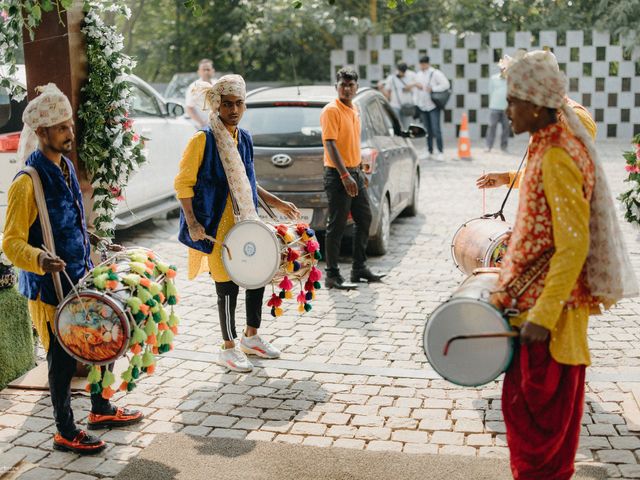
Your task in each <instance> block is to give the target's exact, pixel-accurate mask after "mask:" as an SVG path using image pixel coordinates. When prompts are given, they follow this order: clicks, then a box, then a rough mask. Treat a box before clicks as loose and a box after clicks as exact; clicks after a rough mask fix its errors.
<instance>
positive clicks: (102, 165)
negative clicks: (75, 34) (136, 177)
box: [78, 0, 146, 237]
mask: <svg viewBox="0 0 640 480" xmlns="http://www.w3.org/2000/svg"><path fill="white" fill-rule="evenodd" d="M85 12H86V13H85V18H84V25H83V27H82V33H84V35H85V40H86V45H87V60H88V67H89V68H88V71H89V76H88V78H87V82H86V84H85V85H84V87H82V90H81V94H82V97H81V99H82V101H81V105H80V108H79V110H78V118H79V119H80V121H81V122H82V131H83V138H82V142H81V143H80V145H79V148H78V155H79V157H80V160H81V161H82V162H83V164H84V165H85V166H86V168H87V171H88V173H89V174H90V175H91V179H92V186H93V189H94V190H93V200H94V205H93V211H94V213H95V215H96V216H95V219H94V225H95V228H96V233H97V234H98V235H100V236H104V237H112V236H113V232H114V221H113V220H114V216H115V210H116V206H117V202H118V201H119V200H120V199H121V198H122V197H121V188H122V187H124V186H126V185H127V183H128V181H129V177H130V176H131V174H132V173H133V172H134V171H136V170H137V169H138V168H139V166H140V165H141V164H142V163H144V162H145V160H146V158H145V156H144V152H143V148H144V140H145V139H144V138H143V137H141V136H140V135H138V134H137V133H135V132H134V131H133V128H132V127H133V121H132V120H131V119H130V118H129V114H128V112H129V109H130V107H131V87H130V84H129V83H128V82H127V81H126V77H127V75H128V74H131V73H132V70H133V68H134V67H135V62H134V61H133V60H132V59H131V58H130V57H129V56H127V55H125V54H124V53H123V49H124V44H123V38H122V35H120V34H119V33H118V31H117V30H116V28H115V27H114V26H112V25H107V24H105V23H104V21H103V20H102V19H101V18H100V14H101V13H116V14H121V15H124V16H126V17H127V18H128V17H129V16H130V14H131V11H130V10H129V8H128V7H127V6H126V5H125V4H124V2H123V1H118V2H105V1H100V0H86V1H85Z"/></svg>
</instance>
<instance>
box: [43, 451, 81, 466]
mask: <svg viewBox="0 0 640 480" xmlns="http://www.w3.org/2000/svg"><path fill="white" fill-rule="evenodd" d="M77 458H78V456H77V455H75V454H73V453H70V452H56V451H54V452H51V453H50V454H49V455H47V456H46V457H45V458H43V459H42V460H40V461H39V462H38V466H40V467H44V468H53V469H61V468H64V467H65V466H66V465H68V464H70V463H71V462H73V461H75V460H77Z"/></svg>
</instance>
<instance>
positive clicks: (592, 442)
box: [579, 435, 611, 450]
mask: <svg viewBox="0 0 640 480" xmlns="http://www.w3.org/2000/svg"><path fill="white" fill-rule="evenodd" d="M579 445H580V448H588V449H591V450H601V449H608V448H611V444H610V443H609V439H608V438H607V437H590V436H583V435H581V436H580V444H579Z"/></svg>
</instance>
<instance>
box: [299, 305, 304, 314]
mask: <svg viewBox="0 0 640 480" xmlns="http://www.w3.org/2000/svg"><path fill="white" fill-rule="evenodd" d="M298 312H300V313H304V303H299V304H298Z"/></svg>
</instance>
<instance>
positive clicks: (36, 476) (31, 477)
mask: <svg viewBox="0 0 640 480" xmlns="http://www.w3.org/2000/svg"><path fill="white" fill-rule="evenodd" d="M1 471H2V470H1V469H0V472H1ZM63 475H64V471H63V470H54V469H51V468H41V467H36V468H32V469H31V470H29V471H27V472H25V473H23V474H22V475H20V480H58V479H59V478H61V477H62V476H63Z"/></svg>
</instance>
